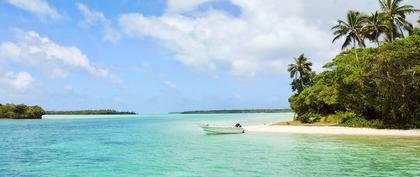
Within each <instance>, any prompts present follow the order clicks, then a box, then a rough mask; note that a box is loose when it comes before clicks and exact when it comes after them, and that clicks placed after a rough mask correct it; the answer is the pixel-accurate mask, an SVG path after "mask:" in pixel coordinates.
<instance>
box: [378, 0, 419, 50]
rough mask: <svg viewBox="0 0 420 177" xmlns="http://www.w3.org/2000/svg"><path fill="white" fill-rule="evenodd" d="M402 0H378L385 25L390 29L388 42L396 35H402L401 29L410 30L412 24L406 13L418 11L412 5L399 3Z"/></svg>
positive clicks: (411, 29)
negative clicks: (384, 18) (385, 20)
mask: <svg viewBox="0 0 420 177" xmlns="http://www.w3.org/2000/svg"><path fill="white" fill-rule="evenodd" d="M402 1H403V0H379V4H380V6H381V9H382V12H383V13H384V14H385V17H386V19H387V25H388V28H389V29H390V31H389V32H388V33H387V38H388V40H389V41H390V42H392V41H394V40H395V39H396V38H397V37H404V32H403V29H404V30H406V31H408V32H412V31H413V25H412V24H411V23H410V22H409V21H407V19H406V15H408V14H411V13H415V12H418V11H419V10H418V9H415V8H414V6H412V5H401V3H402Z"/></svg>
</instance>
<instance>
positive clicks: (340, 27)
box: [331, 10, 367, 60]
mask: <svg viewBox="0 0 420 177" xmlns="http://www.w3.org/2000/svg"><path fill="white" fill-rule="evenodd" d="M366 19H367V17H366V16H365V15H362V14H361V13H360V12H357V11H352V10H351V11H349V12H347V21H343V20H337V22H338V24H337V25H335V26H334V27H332V28H331V30H334V35H335V37H334V39H333V41H332V42H335V41H336V40H337V39H340V38H342V37H345V40H344V43H343V45H342V47H341V49H345V48H346V47H348V46H349V45H350V44H351V43H353V49H354V52H355V55H356V59H357V60H359V58H358V57H357V50H356V45H358V46H359V47H365V40H364V39H365V36H364V35H363V27H364V25H365V23H366Z"/></svg>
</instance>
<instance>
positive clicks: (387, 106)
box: [289, 0, 420, 129]
mask: <svg viewBox="0 0 420 177" xmlns="http://www.w3.org/2000/svg"><path fill="white" fill-rule="evenodd" d="M401 3H402V0H381V1H380V4H381V11H380V12H375V13H373V14H372V15H371V16H366V15H364V14H362V13H360V12H357V11H349V12H348V15H347V20H346V21H343V20H338V24H337V25H336V26H334V27H333V28H332V30H333V31H334V32H333V33H334V35H335V37H334V39H333V42H334V41H336V40H337V39H339V38H342V37H343V38H345V42H344V44H343V46H342V47H343V49H345V48H346V47H348V46H349V45H350V44H353V45H352V49H350V50H347V51H343V52H342V53H341V54H339V55H338V56H336V57H335V58H334V59H333V60H332V61H331V62H330V63H327V64H326V65H324V68H325V69H326V71H324V72H322V73H320V74H318V75H315V76H313V77H309V78H310V81H307V83H308V84H307V85H305V87H304V89H303V90H302V91H299V90H297V89H295V82H298V79H299V78H296V77H293V78H294V80H293V81H292V83H291V86H292V90H293V91H295V94H294V95H293V96H292V97H290V98H289V102H290V105H291V108H292V109H293V110H294V111H295V113H296V114H297V116H296V117H295V121H299V122H301V123H312V124H313V123H318V122H323V121H324V122H330V123H332V124H335V125H343V126H349V127H374V128H403V129H407V128H420V29H414V28H413V25H412V24H410V23H409V22H408V21H407V20H405V17H406V14H409V13H414V12H418V10H416V9H414V7H413V6H410V5H401ZM405 34H408V37H406V35H405ZM365 40H369V41H372V42H374V43H377V45H378V48H364V47H365ZM357 46H358V47H359V48H357ZM296 63H297V62H296ZM307 70H309V71H310V68H309V69H307ZM289 72H291V71H290V69H289ZM291 74H292V72H291Z"/></svg>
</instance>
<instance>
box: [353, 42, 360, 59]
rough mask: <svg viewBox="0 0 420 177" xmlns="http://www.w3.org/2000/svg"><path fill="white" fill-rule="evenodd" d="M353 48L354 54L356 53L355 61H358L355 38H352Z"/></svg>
mask: <svg viewBox="0 0 420 177" xmlns="http://www.w3.org/2000/svg"><path fill="white" fill-rule="evenodd" d="M353 50H354V54H355V55H356V61H357V62H359V57H358V56H357V50H356V40H354V39H353Z"/></svg>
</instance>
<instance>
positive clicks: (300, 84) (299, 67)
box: [287, 54, 313, 94]
mask: <svg viewBox="0 0 420 177" xmlns="http://www.w3.org/2000/svg"><path fill="white" fill-rule="evenodd" d="M294 60H295V63H293V64H289V67H288V69H287V71H289V72H290V78H293V82H292V89H293V91H297V93H298V94H299V93H301V92H302V91H303V89H305V88H306V87H308V86H309V84H310V77H311V76H312V75H313V72H312V68H311V67H312V63H311V62H310V61H308V60H309V59H308V58H306V57H305V54H301V55H299V57H297V58H294Z"/></svg>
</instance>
